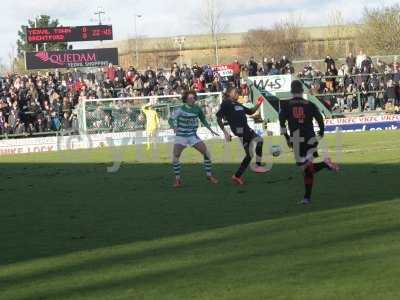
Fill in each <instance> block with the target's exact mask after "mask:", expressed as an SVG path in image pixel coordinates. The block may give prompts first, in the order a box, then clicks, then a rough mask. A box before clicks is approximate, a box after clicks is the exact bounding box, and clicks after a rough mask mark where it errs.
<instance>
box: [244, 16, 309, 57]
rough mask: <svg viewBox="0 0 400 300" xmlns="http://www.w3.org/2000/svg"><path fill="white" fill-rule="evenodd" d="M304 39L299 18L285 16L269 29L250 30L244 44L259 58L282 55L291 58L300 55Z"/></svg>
mask: <svg viewBox="0 0 400 300" xmlns="http://www.w3.org/2000/svg"><path fill="white" fill-rule="evenodd" d="M305 39H306V36H305V33H304V31H303V30H302V25H301V20H300V18H298V19H296V18H287V19H284V20H282V21H280V22H278V23H275V25H273V27H272V28H271V29H266V28H259V29H255V30H250V31H249V32H248V33H247V35H246V36H245V37H244V43H245V45H244V46H245V47H248V48H249V49H250V50H251V52H252V53H253V54H254V56H256V57H257V58H259V59H262V58H263V57H267V56H282V55H286V56H288V57H290V58H292V59H293V58H297V57H300V56H302V52H303V51H302V49H303V47H304V40H305Z"/></svg>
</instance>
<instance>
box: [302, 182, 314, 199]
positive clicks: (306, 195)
mask: <svg viewBox="0 0 400 300" xmlns="http://www.w3.org/2000/svg"><path fill="white" fill-rule="evenodd" d="M305 188H306V191H305V193H304V199H308V200H311V193H312V188H313V186H312V184H306V185H305Z"/></svg>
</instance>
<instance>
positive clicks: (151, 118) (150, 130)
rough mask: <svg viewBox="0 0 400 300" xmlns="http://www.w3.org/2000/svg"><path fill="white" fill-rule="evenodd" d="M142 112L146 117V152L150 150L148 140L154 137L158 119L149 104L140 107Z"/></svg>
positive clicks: (158, 122)
mask: <svg viewBox="0 0 400 300" xmlns="http://www.w3.org/2000/svg"><path fill="white" fill-rule="evenodd" d="M142 112H143V113H144V115H145V117H146V133H147V150H150V147H151V143H150V140H152V139H153V138H154V137H155V136H156V133H157V129H158V127H159V124H160V119H159V118H158V114H157V112H156V111H155V110H154V109H153V108H152V107H151V105H149V104H146V105H145V106H143V107H142Z"/></svg>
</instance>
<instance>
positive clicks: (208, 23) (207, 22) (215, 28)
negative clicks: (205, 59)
mask: <svg viewBox="0 0 400 300" xmlns="http://www.w3.org/2000/svg"><path fill="white" fill-rule="evenodd" d="M199 17H200V25H201V27H203V28H204V29H205V30H207V32H208V34H210V37H211V40H212V44H213V46H214V52H215V63H216V64H218V63H219V53H218V52H219V45H218V44H219V37H218V35H219V34H220V33H222V32H223V31H224V30H225V29H226V24H225V23H224V21H223V10H222V8H221V5H220V1H219V0H204V5H203V6H202V9H201V13H200V16H199Z"/></svg>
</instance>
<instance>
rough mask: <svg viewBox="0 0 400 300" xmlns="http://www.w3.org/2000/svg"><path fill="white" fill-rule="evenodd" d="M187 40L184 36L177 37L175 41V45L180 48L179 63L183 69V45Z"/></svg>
mask: <svg viewBox="0 0 400 300" xmlns="http://www.w3.org/2000/svg"><path fill="white" fill-rule="evenodd" d="M185 40H186V38H185V37H184V36H181V37H176V38H175V39H174V41H175V45H178V46H179V63H180V66H181V68H182V66H183V55H182V54H183V53H182V50H183V45H184V43H185Z"/></svg>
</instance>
